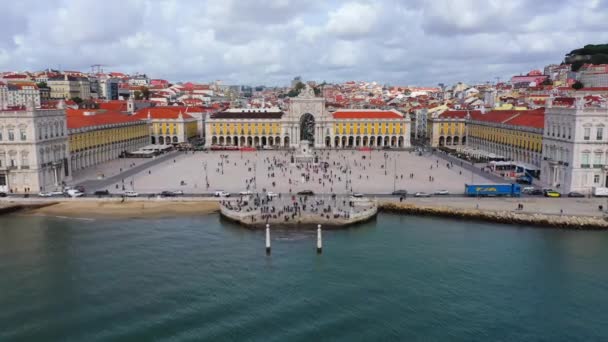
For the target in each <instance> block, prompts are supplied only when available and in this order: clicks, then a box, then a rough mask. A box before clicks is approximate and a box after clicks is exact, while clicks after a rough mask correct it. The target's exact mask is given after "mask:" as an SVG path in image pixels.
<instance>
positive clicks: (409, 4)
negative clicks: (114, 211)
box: [0, 0, 608, 86]
mask: <svg viewBox="0 0 608 342" xmlns="http://www.w3.org/2000/svg"><path fill="white" fill-rule="evenodd" d="M0 13H3V15H2V20H0V71H10V70H15V71H25V70H42V69H46V68H54V69H62V70H81V71H88V70H91V68H90V65H92V64H103V65H105V67H104V70H105V71H121V72H129V73H133V72H140V73H146V74H147V75H148V76H150V77H153V78H164V79H168V80H170V81H172V82H178V81H195V82H209V81H214V80H221V81H222V82H223V83H224V84H249V85H261V84H264V85H288V84H289V82H290V80H291V79H292V78H293V77H294V76H302V78H303V79H304V80H315V81H319V82H320V81H327V82H343V81H349V80H365V81H376V82H379V83H383V84H391V85H419V86H436V85H437V84H438V83H445V84H453V83H456V82H459V81H462V82H465V83H478V82H487V81H491V82H495V81H496V77H500V79H501V80H505V79H507V78H510V77H511V76H513V75H518V74H521V73H526V72H528V71H530V70H532V69H540V68H542V67H543V66H544V65H547V64H551V63H560V62H561V61H562V60H563V57H564V55H565V54H566V53H568V52H569V51H571V50H573V49H575V48H579V47H582V46H583V45H585V44H599V43H608V30H607V28H608V0H374V1H365V0H353V1H350V0H344V1H337V0H336V1H331V0H103V1H99V0H19V1H0Z"/></svg>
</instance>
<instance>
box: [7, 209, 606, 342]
mask: <svg viewBox="0 0 608 342" xmlns="http://www.w3.org/2000/svg"><path fill="white" fill-rule="evenodd" d="M315 243H316V238H315V236H314V233H305V232H279V231H273V233H272V255H271V256H270V257H267V256H265V254H264V233H263V232H258V231H249V230H245V229H242V228H239V227H238V226H235V225H233V224H231V223H227V222H224V221H222V220H221V219H220V218H219V217H218V216H217V215H211V216H205V217H189V218H175V219H161V220H95V221H88V220H74V219H62V218H41V217H19V216H6V217H3V218H0V341H150V340H157V341H416V340H420V341H600V340H603V341H606V340H608V324H607V322H608V266H607V264H608V233H603V232H587V231H583V232H575V231H558V230H549V229H537V228H527V227H515V226H505V225H493V224H485V223H471V222H464V221H455V220H445V219H435V218H421V217H404V216H397V215H388V214H382V215H380V216H379V217H378V218H377V219H376V220H375V221H372V222H368V223H366V224H363V225H360V226H357V227H356V228H352V229H349V230H343V231H325V232H324V251H323V254H322V255H317V254H316V253H315Z"/></svg>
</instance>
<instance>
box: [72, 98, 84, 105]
mask: <svg viewBox="0 0 608 342" xmlns="http://www.w3.org/2000/svg"><path fill="white" fill-rule="evenodd" d="M71 100H72V101H74V102H76V104H77V105H80V104H81V103H82V99H81V98H80V97H78V96H74V97H72V98H71Z"/></svg>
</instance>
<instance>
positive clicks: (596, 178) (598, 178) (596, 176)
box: [593, 175, 600, 184]
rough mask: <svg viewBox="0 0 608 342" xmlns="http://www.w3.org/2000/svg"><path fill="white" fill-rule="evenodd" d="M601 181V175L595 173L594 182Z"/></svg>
mask: <svg viewBox="0 0 608 342" xmlns="http://www.w3.org/2000/svg"><path fill="white" fill-rule="evenodd" d="M599 182H600V175H593V183H594V184H599Z"/></svg>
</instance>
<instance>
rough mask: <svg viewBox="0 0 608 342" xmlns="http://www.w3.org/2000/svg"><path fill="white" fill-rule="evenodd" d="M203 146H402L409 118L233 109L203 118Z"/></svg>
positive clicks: (397, 114) (386, 113)
mask: <svg viewBox="0 0 608 342" xmlns="http://www.w3.org/2000/svg"><path fill="white" fill-rule="evenodd" d="M205 126H206V127H205V138H206V144H207V145H208V146H217V145H219V146H252V147H264V146H269V147H295V146H294V143H295V144H298V142H299V141H302V140H307V141H309V142H314V146H315V147H317V148H323V147H324V148H354V147H363V146H366V147H372V146H377V147H380V146H382V147H384V146H386V147H395V148H399V147H402V148H403V147H408V146H409V144H410V119H409V116H404V115H403V114H401V113H400V112H397V111H385V110H384V111H383V110H339V111H336V112H333V113H328V114H327V115H324V116H322V117H321V119H320V120H319V119H318V120H316V121H315V118H314V116H313V115H312V114H307V113H305V114H304V115H302V116H301V118H299V119H297V120H293V119H291V118H290V117H289V115H286V114H285V113H284V112H282V111H281V110H279V109H274V110H263V111H261V110H247V109H234V110H227V111H225V112H220V113H215V114H213V115H210V116H209V118H208V119H207V120H206V125H205Z"/></svg>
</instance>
